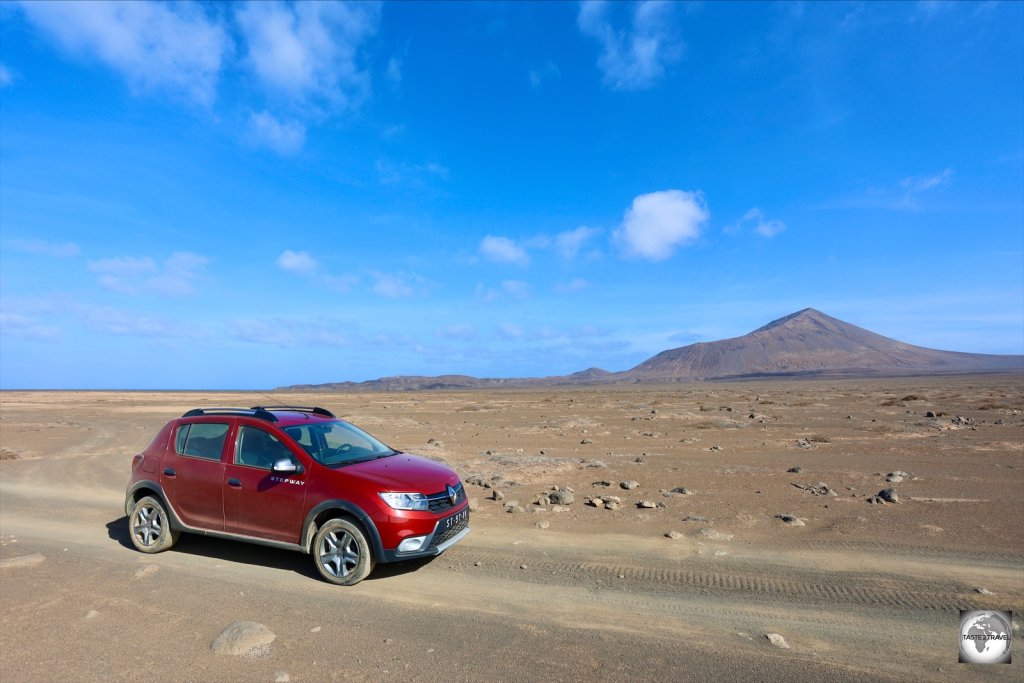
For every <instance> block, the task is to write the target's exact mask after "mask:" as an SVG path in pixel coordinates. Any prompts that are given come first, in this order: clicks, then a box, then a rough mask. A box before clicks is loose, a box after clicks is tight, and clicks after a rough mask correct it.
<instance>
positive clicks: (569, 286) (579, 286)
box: [555, 277, 588, 294]
mask: <svg viewBox="0 0 1024 683" xmlns="http://www.w3.org/2000/svg"><path fill="white" fill-rule="evenodd" d="M587 287H588V283H587V281H586V280H584V279H583V278H581V277H577V278H573V279H572V280H570V281H569V282H566V283H564V284H560V285H557V286H556V287H555V291H556V292H559V293H561V294H575V293H577V292H582V291H583V290H584V289H586V288H587Z"/></svg>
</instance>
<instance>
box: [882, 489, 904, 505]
mask: <svg viewBox="0 0 1024 683" xmlns="http://www.w3.org/2000/svg"><path fill="white" fill-rule="evenodd" d="M878 497H879V498H881V499H882V500H884V501H885V502H886V503H898V502H900V497H899V496H898V495H896V489H882V490H881V491H879V492H878Z"/></svg>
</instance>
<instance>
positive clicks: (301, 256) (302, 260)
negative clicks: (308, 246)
mask: <svg viewBox="0 0 1024 683" xmlns="http://www.w3.org/2000/svg"><path fill="white" fill-rule="evenodd" d="M277 267H278V268H280V269H281V270H283V271H285V272H288V273H295V274H297V275H305V276H311V275H314V274H315V273H316V271H317V269H318V268H319V264H318V263H317V262H316V259H314V258H313V257H312V256H310V255H309V252H305V251H292V250H291V249H285V250H284V251H282V252H281V255H280V256H278V257H277Z"/></svg>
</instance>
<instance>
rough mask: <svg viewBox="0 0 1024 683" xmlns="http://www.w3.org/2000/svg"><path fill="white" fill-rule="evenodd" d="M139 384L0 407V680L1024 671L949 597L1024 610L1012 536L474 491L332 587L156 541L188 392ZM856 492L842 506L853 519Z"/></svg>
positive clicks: (902, 675) (302, 560) (289, 569)
mask: <svg viewBox="0 0 1024 683" xmlns="http://www.w3.org/2000/svg"><path fill="white" fill-rule="evenodd" d="M146 396H147V397H150V398H147V399H146V401H149V400H150V399H152V401H153V402H154V403H155V404H158V405H157V407H156V408H154V409H152V410H149V409H142V408H139V407H138V406H139V405H140V404H144V403H145V402H146V401H143V400H141V397H135V398H134V399H133V398H132V397H128V398H127V399H124V400H114V399H112V400H114V402H115V404H116V406H118V408H117V409H115V410H111V409H109V407H97V406H95V405H88V406H86V405H85V404H83V405H76V401H78V400H79V397H80V395H70V397H69V395H50V398H48V399H46V400H43V398H42V395H36V396H34V397H33V396H32V395H28V398H27V399H23V398H22V396H21V395H10V394H8V395H7V396H5V397H4V403H3V423H2V429H3V431H2V432H0V434H2V435H3V441H2V444H0V445H2V446H3V447H4V448H5V449H7V450H8V451H9V452H12V453H21V454H22V455H21V457H19V458H17V459H6V460H2V461H0V542H2V547H0V567H2V568H0V597H2V606H0V618H2V621H0V680H3V681H5V682H7V681H54V680H63V681H96V680H104V681H107V680H109V681H136V680H152V681H284V680H287V681H292V682H295V681H322V680H373V681H376V680H433V679H436V678H442V679H444V680H467V681H468V680H474V681H476V680H567V681H575V680H587V681H605V680H655V681H678V680H706V679H711V678H715V679H719V680H897V681H917V680H965V679H979V680H1021V677H1022V671H1024V665H1022V663H1024V650H1022V649H1021V648H1020V644H1019V643H1018V644H1017V647H1016V648H1015V650H1016V653H1015V654H1016V656H1015V660H1014V663H1013V664H1012V665H1010V666H987V667H984V666H966V665H960V664H957V662H956V642H957V641H956V632H957V619H958V610H959V609H961V608H967V607H987V608H993V609H1012V610H1014V611H1015V619H1016V620H1019V619H1020V616H1021V614H1022V613H1024V549H1022V548H1021V547H1020V545H1019V544H1018V543H1016V542H1015V541H1011V542H1010V543H1009V544H1008V545H1007V546H1006V547H1005V548H998V547H987V548H984V549H983V550H980V551H968V550H965V549H964V548H962V547H955V546H954V545H953V544H951V543H949V542H948V541H947V542H943V543H939V542H935V543H928V542H924V543H923V542H920V539H905V538H901V537H900V536H899V535H898V534H897V535H875V536H871V535H865V534H846V535H842V534H835V533H825V532H823V533H817V534H815V535H813V536H811V537H809V538H808V539H807V540H806V541H805V542H801V543H800V544H793V543H789V542H785V543H783V542H772V540H771V538H768V539H767V540H759V539H758V538H757V536H756V535H753V534H749V535H744V534H743V533H742V529H741V528H740V529H738V530H737V534H738V535H737V538H736V539H735V540H733V541H731V542H728V543H721V544H715V543H705V542H702V541H701V540H700V539H699V538H695V537H693V536H689V535H688V536H687V537H686V538H682V539H680V540H678V541H669V540H668V539H665V538H663V537H660V536H659V535H658V534H654V533H629V528H631V527H630V526H628V525H627V526H625V527H623V526H621V525H620V526H615V525H605V524H604V523H603V522H602V521H601V519H600V518H597V517H594V518H590V517H587V516H585V515H584V511H583V510H581V509H580V510H576V511H574V512H573V516H572V517H568V516H567V517H566V521H565V522H564V523H562V522H560V523H558V524H555V523H552V525H551V528H549V529H543V530H542V529H539V528H538V527H537V526H536V525H535V524H534V523H533V522H534V521H536V520H535V519H534V518H535V517H536V516H535V515H530V514H528V513H527V514H521V515H506V514H504V513H502V512H497V511H495V510H494V509H492V508H487V507H486V503H483V502H482V503H480V504H479V505H480V506H481V508H482V509H481V510H480V511H478V513H477V514H475V515H474V517H473V518H472V520H471V522H472V526H473V533H472V534H471V535H470V536H469V537H468V538H467V539H466V540H465V541H464V542H462V543H461V544H459V545H457V546H456V547H454V548H453V549H452V550H450V551H449V552H448V553H446V554H445V555H443V556H441V557H439V558H436V559H434V560H432V561H429V562H416V563H407V564H405V565H398V566H388V567H383V566H382V567H378V568H377V570H376V571H375V573H374V574H373V575H372V576H371V578H370V579H368V580H366V581H364V582H363V583H362V584H360V585H359V586H357V587H355V588H350V589H343V588H338V587H334V586H330V585H328V584H326V583H324V582H322V581H319V580H318V579H317V578H316V575H315V570H314V569H313V566H312V563H311V561H310V559H309V558H308V557H305V556H302V555H299V554H297V553H290V552H286V551H279V550H273V549H268V548H263V547H256V546H247V545H242V544H235V543H228V542H223V541H217V540H212V539H207V538H200V537H193V536H188V535H186V536H183V537H182V540H181V541H180V542H179V544H178V545H177V546H175V547H174V548H173V549H172V550H171V551H169V552H165V553H162V554H159V555H154V556H147V555H142V554H140V553H138V552H136V551H134V550H133V549H131V547H130V543H129V542H128V538H127V527H126V520H125V518H124V513H123V510H122V505H123V490H124V489H123V487H124V484H125V482H126V479H127V474H128V463H129V461H130V457H131V454H132V453H133V452H134V451H136V450H138V449H139V448H141V447H142V446H144V445H145V443H146V441H147V440H148V438H149V437H150V436H151V435H152V434H153V433H155V431H156V429H157V428H158V427H159V426H160V425H161V424H162V423H163V422H164V421H165V420H166V419H167V418H168V417H169V416H173V415H174V414H175V411H176V410H178V409H179V408H180V407H181V406H180V405H179V404H178V402H185V401H196V397H194V396H192V397H190V396H181V395H173V396H170V395H168V396H157V397H156V398H153V396H154V395H146ZM442 396H443V397H445V400H447V396H448V395H442ZM169 397H170V398H169ZM211 400H212V399H211ZM47 401H49V404H47ZM240 401H241V402H242V403H245V402H247V401H248V402H251V397H243V398H241V399H240ZM234 402H235V403H238V402H239V400H236V401H234ZM425 403H427V404H429V403H430V399H429V398H426V399H425ZM45 405H64V406H69V405H71V406H72V408H71V410H70V413H69V414H70V415H72V416H73V417H69V418H68V419H67V420H65V421H63V424H56V423H49V421H48V419H47V418H46V417H45V416H44V415H43V414H41V413H40V410H41V409H42V408H44V407H45ZM503 415H505V419H506V421H507V420H508V413H503ZM514 419H515V418H514V416H513V421H514ZM424 421H425V420H421V422H424ZM606 421H607V419H606ZM430 426H431V429H432V430H434V431H435V432H438V431H439V430H441V429H442V427H441V426H440V425H439V424H438V422H437V421H436V419H432V421H431V424H430ZM491 427H492V428H494V429H500V430H505V429H506V428H507V425H506V424H504V423H503V424H501V425H491ZM410 430H412V431H414V429H413V428H412V427H410ZM455 431H456V430H455V429H454V428H452V429H450V430H448V431H447V432H445V443H446V444H448V445H447V446H446V448H448V449H449V450H457V449H459V448H460V447H461V446H460V445H459V444H457V443H454V442H453V439H454V438H455V437H454V436H453V435H454V434H455ZM385 436H389V435H385ZM408 438H410V439H412V438H413V436H409V437H408ZM416 438H418V436H417V437H416ZM492 438H496V437H492ZM32 444H36V448H37V450H36V451H34V452H32V451H31V450H30V448H29V447H28V446H30V445H32ZM1011 455H1013V457H1014V458H1016V460H1015V463H1016V465H1017V466H1019V465H1020V464H1021V458H1020V453H1019V452H1016V453H1013V454H1011ZM455 464H456V466H457V467H460V471H461V470H462V468H464V467H468V466H471V465H472V463H471V462H468V461H467V462H465V463H462V464H460V463H458V462H456V463H455ZM844 466H847V467H848V464H847V465H844ZM612 467H614V464H613V465H612ZM648 471H650V470H648ZM584 474H586V475H587V476H589V475H590V473H584ZM561 476H562V477H563V478H565V476H567V475H564V474H562V475H561ZM581 476H583V475H581ZM933 476H936V475H933ZM613 478H617V477H613ZM577 486H578V485H577ZM701 486H702V487H703V488H705V489H711V488H712V482H711V481H707V482H705V483H702V484H701ZM779 491H780V493H779V494H778V495H780V496H781V495H793V494H791V493H790V492H788V491H786V490H785V489H784V488H782V487H780V488H779ZM1010 491H1011V493H1010V494H1008V495H1010V496H1011V497H1012V488H1011V489H1010ZM793 500H794V501H800V500H803V499H793ZM933 500H934V497H933ZM489 502H490V501H487V503H489ZM1003 502H1005V501H1003ZM1018 502H1019V500H1018ZM723 504H724V503H723ZM996 504H1002V502H1000V501H998V500H997V501H996ZM856 505H857V507H853V506H854V503H849V504H848V506H847V507H846V508H844V507H843V506H842V505H840V504H839V503H838V502H837V503H835V504H833V508H832V509H834V508H836V507H838V508H840V509H841V514H844V515H849V514H854V513H856V514H857V515H860V514H862V510H861V508H862V507H863V506H864V504H863V503H862V502H861V503H857V504H856ZM775 507H778V506H775ZM907 507H908V508H909V507H910V506H909V505H908V506H907ZM918 507H919V509H920V510H924V513H923V514H928V510H929V509H930V508H928V507H927V504H925V503H921V504H920V506H918ZM772 509H774V508H772ZM595 514H596V511H595ZM723 514H724V513H723ZM749 516H751V515H750V514H749V512H748V511H743V512H742V514H739V515H738V517H737V519H740V518H746V517H749ZM513 517H515V518H516V519H515V520H513V519H512V518H513ZM545 519H551V517H550V516H548V517H545ZM643 519H646V518H643ZM594 520H597V521H594ZM658 523H661V522H658ZM665 523H668V522H665ZM639 524H640V526H641V527H642V526H643V522H641V523H639ZM674 524H676V526H678V524H679V523H678V522H674ZM736 526H738V525H736ZM809 526H813V524H812V523H809ZM914 528H920V525H918V526H915V527H914ZM936 528H937V527H936ZM624 529H625V531H624ZM1017 537H1019V534H1018V536H1015V537H1014V538H1017ZM979 586H984V587H985V588H986V589H987V590H989V591H991V593H992V594H993V595H991V596H986V595H981V594H979V593H977V592H976V591H975V588H976V587H979ZM236 621H253V622H259V623H262V624H264V625H266V626H267V627H268V628H269V629H270V630H271V631H273V632H274V633H275V634H276V639H275V640H274V641H273V643H272V644H271V645H270V647H269V649H268V650H267V651H266V652H263V653H262V654H260V655H258V656H229V655H220V654H216V653H215V652H213V651H212V650H211V648H210V644H211V642H212V641H213V640H214V639H215V638H216V637H217V635H218V634H219V633H220V632H221V630H222V629H223V628H224V627H225V626H227V625H228V624H231V623H232V622H236ZM767 633H779V634H782V635H783V636H784V637H785V640H786V641H787V643H788V644H789V646H790V648H789V649H780V648H777V647H774V646H773V645H771V644H770V643H769V642H768V641H767V639H766V638H765V634H767ZM1015 635H1016V636H1018V637H1019V631H1018V632H1017V633H1016V634H1015Z"/></svg>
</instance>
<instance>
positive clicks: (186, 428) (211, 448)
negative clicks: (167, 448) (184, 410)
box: [174, 422, 228, 460]
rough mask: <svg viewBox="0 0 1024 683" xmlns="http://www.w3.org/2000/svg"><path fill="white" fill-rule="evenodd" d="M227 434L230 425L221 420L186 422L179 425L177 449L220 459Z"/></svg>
mask: <svg viewBox="0 0 1024 683" xmlns="http://www.w3.org/2000/svg"><path fill="white" fill-rule="evenodd" d="M227 435H228V425H227V424H224V423H221V422H196V423H193V424H184V425H181V426H180V427H178V433H177V434H176V435H175V441H174V445H175V450H176V451H177V452H178V453H181V454H182V455H191V456H192V457H195V458H205V459H207V460H220V454H221V451H223V450H224V439H225V437H227Z"/></svg>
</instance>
